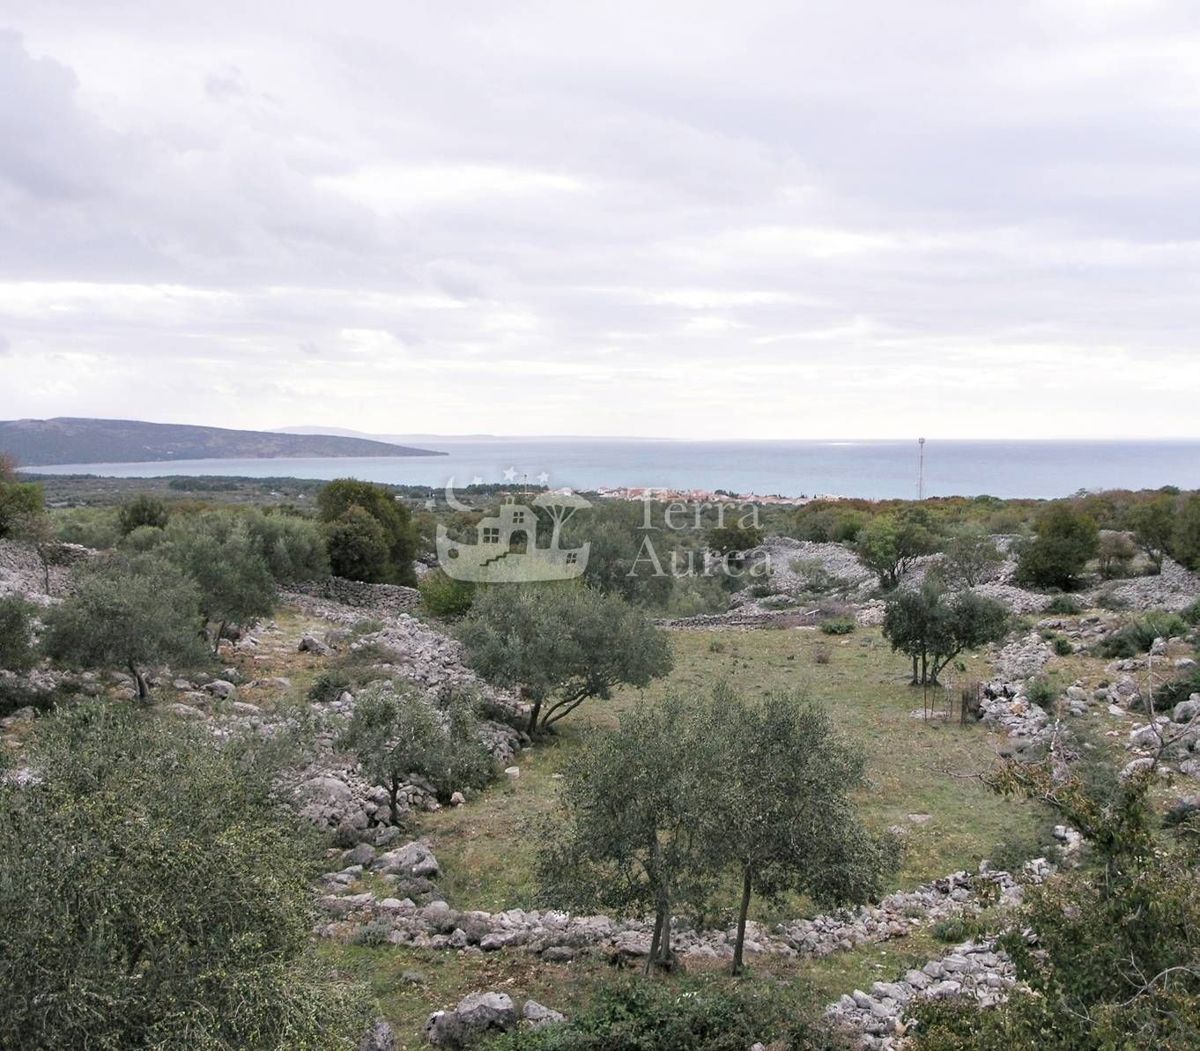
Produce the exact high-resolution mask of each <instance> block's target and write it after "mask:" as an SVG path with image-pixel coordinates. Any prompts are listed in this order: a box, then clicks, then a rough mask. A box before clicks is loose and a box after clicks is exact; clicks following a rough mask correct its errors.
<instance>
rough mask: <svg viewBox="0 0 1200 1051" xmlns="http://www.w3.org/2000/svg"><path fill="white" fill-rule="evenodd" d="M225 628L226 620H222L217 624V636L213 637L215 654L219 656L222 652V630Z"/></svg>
mask: <svg viewBox="0 0 1200 1051" xmlns="http://www.w3.org/2000/svg"><path fill="white" fill-rule="evenodd" d="M224 630H225V622H224V621H221V622H220V623H219V624H218V625H217V636H216V638H214V639H213V656H214V657H215V656H217V654H219V653H220V652H221V632H223V631H224Z"/></svg>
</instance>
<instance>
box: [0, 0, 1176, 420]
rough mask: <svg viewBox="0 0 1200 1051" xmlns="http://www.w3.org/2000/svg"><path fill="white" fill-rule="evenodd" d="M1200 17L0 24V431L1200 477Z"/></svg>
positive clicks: (164, 13) (204, 15)
mask: <svg viewBox="0 0 1200 1051" xmlns="http://www.w3.org/2000/svg"><path fill="white" fill-rule="evenodd" d="M1198 205H1200V5H1197V4H1196V3H1195V2H1194V0H1183V2H1168V0H1163V2H1157V0H1032V2H1021V0H1012V2H1008V3H1002V4H1001V3H995V2H994V0H907V2H905V3H896V2H895V0H838V2H824V0H808V2H805V3H802V4H801V3H795V2H794V0H792V2H758V0H736V2H733V0H731V2H725V3H707V2H704V0H686V2H675V0H655V2H654V3H649V4H648V3H645V2H644V0H641V2H637V3H632V2H625V0H606V2H605V3H603V4H596V3H583V2H579V0H549V2H546V3H523V2H519V0H513V2H506V3H502V4H498V3H495V2H493V0H456V2H454V3H447V2H445V0H440V2H414V0H388V2H379V3H375V2H359V0H355V2H353V3H349V4H330V3H328V2H327V0H322V2H308V0H288V2H287V3H282V2H279V3H266V2H260V3H257V4H246V3H245V2H244V0H237V2H227V0H206V2H205V3H203V4H197V3H193V2H189V3H181V2H178V0H155V2H153V3H149V2H146V3H131V2H121V0H108V2H105V3H104V4H97V3H95V2H94V0H86V2H83V0H80V2H71V0H66V2H63V0H0V418H4V419H11V418H19V417H49V416H105V417H120V418H135V419H147V420H157V421H162V422H183V423H201V424H211V425H216V426H228V427H250V428H264V429H270V428H273V427H281V426H296V425H314V426H328V427H340V428H351V429H355V430H360V431H367V432H374V433H384V434H410V433H433V434H459V433H495V434H526V435H536V434H576V435H584V434H591V435H644V436H661V437H678V438H688V437H691V438H834V437H842V438H887V437H895V438H899V437H910V436H913V435H917V434H924V435H927V436H929V437H931V438H955V437H957V438H1067V437H1072V438H1130V437H1143V438H1159V437H1162V438H1168V437H1197V436H1200V413H1198V412H1197V403H1198V401H1200V353H1198V347H1197V343H1198V340H1197V333H1200V206H1198Z"/></svg>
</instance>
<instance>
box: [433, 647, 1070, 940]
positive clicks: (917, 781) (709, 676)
mask: <svg viewBox="0 0 1200 1051" xmlns="http://www.w3.org/2000/svg"><path fill="white" fill-rule="evenodd" d="M672 640H673V644H674V648H675V670H674V671H673V672H672V674H671V675H670V676H669V677H667V678H666V679H664V680H662V681H660V682H657V683H655V684H653V685H652V686H651V687H650V688H649V689H647V690H646V691H645V693H644V696H645V698H646V699H647V700H649V701H653V699H654V698H656V697H660V696H662V695H663V694H665V693H668V692H679V693H682V694H683V695H685V696H686V695H688V694H696V693H699V692H701V691H704V690H708V689H711V686H712V684H713V683H714V682H716V681H718V680H720V679H726V680H728V681H729V682H730V683H731V684H732V685H733V686H735V687H736V688H737V689H739V690H740V691H742V692H743V693H744V694H745V695H747V696H750V697H753V696H757V695H762V694H766V693H770V692H773V691H777V690H789V691H790V690H795V691H797V692H799V694H800V695H801V696H802V697H804V698H807V699H809V700H812V701H814V702H817V703H820V704H823V705H825V706H827V708H828V709H829V710H830V711H831V712H832V714H833V715H834V717H835V719H836V721H837V723H838V725H839V726H840V727H841V728H842V731H843V732H844V733H845V734H846V736H847V737H849V738H851V739H852V740H855V741H857V742H858V743H859V744H860V745H861V746H862V747H863V748H864V749H865V750H866V752H867V755H868V758H869V773H870V778H871V785H870V788H869V790H868V791H867V792H866V793H865V794H864V796H863V807H864V812H865V814H866V815H867V818H868V820H869V821H870V822H871V823H872V824H873V825H875V826H876V827H879V828H885V827H888V826H900V827H902V828H904V829H905V830H906V834H905V840H906V846H907V849H906V852H905V859H904V863H903V867H902V868H901V870H900V872H899V873H898V875H897V879H896V883H897V886H901V887H909V886H913V885H915V884H917V883H921V882H924V881H926V880H928V879H931V878H933V877H936V876H942V875H945V874H947V873H949V872H952V871H954V870H956V869H959V868H971V869H973V868H975V867H976V866H977V865H978V863H979V861H980V859H981V858H984V857H990V856H992V855H993V854H994V852H995V850H996V848H997V847H998V846H999V845H1001V844H1002V843H1005V842H1008V841H1012V840H1013V839H1014V838H1016V839H1018V840H1019V841H1021V842H1026V841H1031V837H1032V836H1034V834H1035V833H1037V832H1040V831H1043V830H1044V828H1045V825H1046V821H1045V818H1044V816H1043V815H1042V814H1041V813H1040V811H1039V810H1038V809H1037V808H1036V807H1034V806H1032V805H1031V804H1028V803H1024V802H1019V801H1014V800H1011V799H1003V798H1000V797H998V796H996V795H994V794H992V793H991V792H990V791H988V790H987V789H986V788H985V787H984V786H983V785H982V784H980V783H979V782H978V780H977V779H976V777H975V775H977V774H978V773H980V772H981V771H983V770H985V769H987V767H988V766H989V764H990V763H991V762H992V760H993V758H994V755H995V752H996V750H997V749H998V748H999V746H1000V745H1001V743H1002V739H1001V738H1000V737H999V736H998V735H995V734H992V733H989V732H988V731H987V730H985V729H984V728H983V727H981V726H979V725H971V726H959V725H958V724H957V723H948V722H943V721H940V720H930V721H924V720H922V719H921V718H919V717H914V716H913V712H914V710H915V711H916V712H917V713H918V716H919V713H920V711H921V708H922V703H923V696H922V691H921V690H919V689H914V688H913V687H911V686H909V685H908V674H907V671H908V665H907V662H906V661H905V659H904V658H903V657H902V656H899V655H896V654H893V653H892V652H891V649H890V647H889V646H888V645H887V643H886V642H885V641H884V640H883V639H882V638H881V636H880V635H879V633H878V631H877V630H876V629H860V630H859V631H857V632H855V633H854V634H852V635H849V636H845V637H841V638H836V639H832V640H831V639H830V638H828V637H827V636H824V635H821V634H819V633H818V632H815V631H812V630H808V629H802V628H801V629H783V630H777V631H744V632H741V631H679V632H675V633H674V634H673V636H672ZM819 653H824V654H827V655H828V663H818V662H817V655H818V654H819ZM964 663H965V665H966V670H965V672H963V671H957V672H955V676H956V678H957V679H958V681H959V682H960V683H962V682H965V681H967V680H969V679H972V678H975V679H977V678H981V677H986V676H987V673H988V668H987V665H986V663H985V662H984V661H983V660H982V659H981V658H978V657H968V658H967V659H966V660H965V661H964ZM930 697H931V700H936V701H937V702H938V703H939V704H941V703H942V691H940V690H933V691H930ZM637 699H638V694H637V693H636V692H633V691H629V692H626V693H622V694H621V695H619V696H617V697H615V698H614V699H613V700H612V701H610V702H603V701H595V702H589V704H590V707H589V706H587V705H585V706H584V707H582V708H581V709H580V710H579V712H578V713H577V715H576V716H573V717H572V719H571V720H566V721H565V725H564V727H563V732H562V733H561V735H560V736H559V738H558V739H557V740H555V741H553V742H551V743H548V744H545V745H539V746H538V747H537V748H535V749H531V750H529V751H527V752H525V753H524V754H523V755H522V756H521V757H520V760H519V763H520V767H521V776H520V778H519V779H518V780H516V781H514V782H506V783H503V784H500V785H497V786H496V787H494V788H492V789H490V790H489V791H488V793H487V794H486V796H485V797H484V798H483V799H481V800H478V801H474V802H472V804H471V805H470V806H466V807H462V808H459V809H453V810H443V811H440V812H438V813H436V814H430V815H426V816H424V817H423V818H422V819H421V823H420V831H421V832H422V834H424V835H427V836H428V837H429V838H430V839H431V841H432V843H433V848H434V852H435V853H436V854H437V856H438V858H439V860H440V861H441V862H442V865H443V867H444V869H445V872H446V877H445V880H444V883H443V887H444V890H445V891H446V896H447V900H448V901H450V903H451V904H452V905H454V906H456V907H458V908H477V909H488V910H497V909H505V908H514V907H528V906H529V905H530V904H531V902H532V901H533V900H535V890H536V888H535V887H534V886H533V878H532V873H533V860H534V854H535V851H536V837H535V835H534V825H535V822H536V819H537V818H538V817H539V816H541V815H544V814H546V813H548V812H549V811H550V810H552V808H553V805H554V799H555V786H556V783H557V782H556V781H555V779H554V775H555V774H557V773H559V772H560V771H561V769H562V768H563V766H564V765H565V764H566V763H567V761H568V760H569V758H570V756H571V755H572V753H573V752H574V751H575V750H576V749H578V748H580V747H583V746H584V743H585V742H586V739H587V735H588V733H589V732H590V731H592V730H594V729H595V728H597V727H604V726H609V725H612V724H613V723H614V722H615V720H616V719H617V718H618V717H619V714H620V712H621V711H622V710H624V709H626V708H628V707H629V706H630V705H632V704H635V703H636V702H637ZM560 725H562V724H560ZM913 818H915V820H914V819H913ZM1035 845H1036V844H1034V843H1032V842H1031V849H1032V848H1033V846H1035ZM761 918H764V919H774V918H780V917H772V916H770V915H763V916H761Z"/></svg>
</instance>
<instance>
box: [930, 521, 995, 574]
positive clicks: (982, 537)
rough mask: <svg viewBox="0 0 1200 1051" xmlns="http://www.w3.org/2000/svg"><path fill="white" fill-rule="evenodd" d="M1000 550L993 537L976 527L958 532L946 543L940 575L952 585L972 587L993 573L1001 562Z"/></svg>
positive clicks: (940, 565)
mask: <svg viewBox="0 0 1200 1051" xmlns="http://www.w3.org/2000/svg"><path fill="white" fill-rule="evenodd" d="M1002 559H1003V556H1002V555H1001V554H1000V549H999V548H998V547H996V543H995V541H994V540H992V538H991V537H990V536H989V535H988V534H987V533H984V532H983V531H982V530H980V529H979V528H977V527H974V528H972V527H967V528H962V529H959V530H958V531H957V532H955V533H954V535H953V536H951V538H950V539H949V540H948V541H947V542H946V545H945V553H944V556H943V559H942V562H941V563H940V564H939V566H938V567H937V569H938V573H939V575H940V576H941V577H942V578H943V579H944V580H945V581H946V582H947V583H948V584H950V585H951V586H954V587H962V588H973V587H975V586H976V585H977V584H981V583H983V581H984V580H986V579H987V578H988V576H989V575H990V574H991V573H992V572H993V570H995V568H996V567H997V566H998V565H999V564H1000V562H1001V561H1002Z"/></svg>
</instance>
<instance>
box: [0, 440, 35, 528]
mask: <svg viewBox="0 0 1200 1051" xmlns="http://www.w3.org/2000/svg"><path fill="white" fill-rule="evenodd" d="M44 506H45V504H44V499H43V496H42V487H41V486H40V485H38V484H37V483H36V482H22V481H20V480H19V479H18V476H17V468H16V464H14V463H13V461H12V460H10V459H9V458H8V457H6V456H3V455H0V540H3V539H5V538H6V537H9V536H12V535H13V534H14V533H15V532H16V531H17V528H18V525H19V523H20V522H21V521H22V520H24V519H25V518H27V517H28V516H29V515H38V514H40V513H41V512H42V510H43V508H44Z"/></svg>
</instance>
